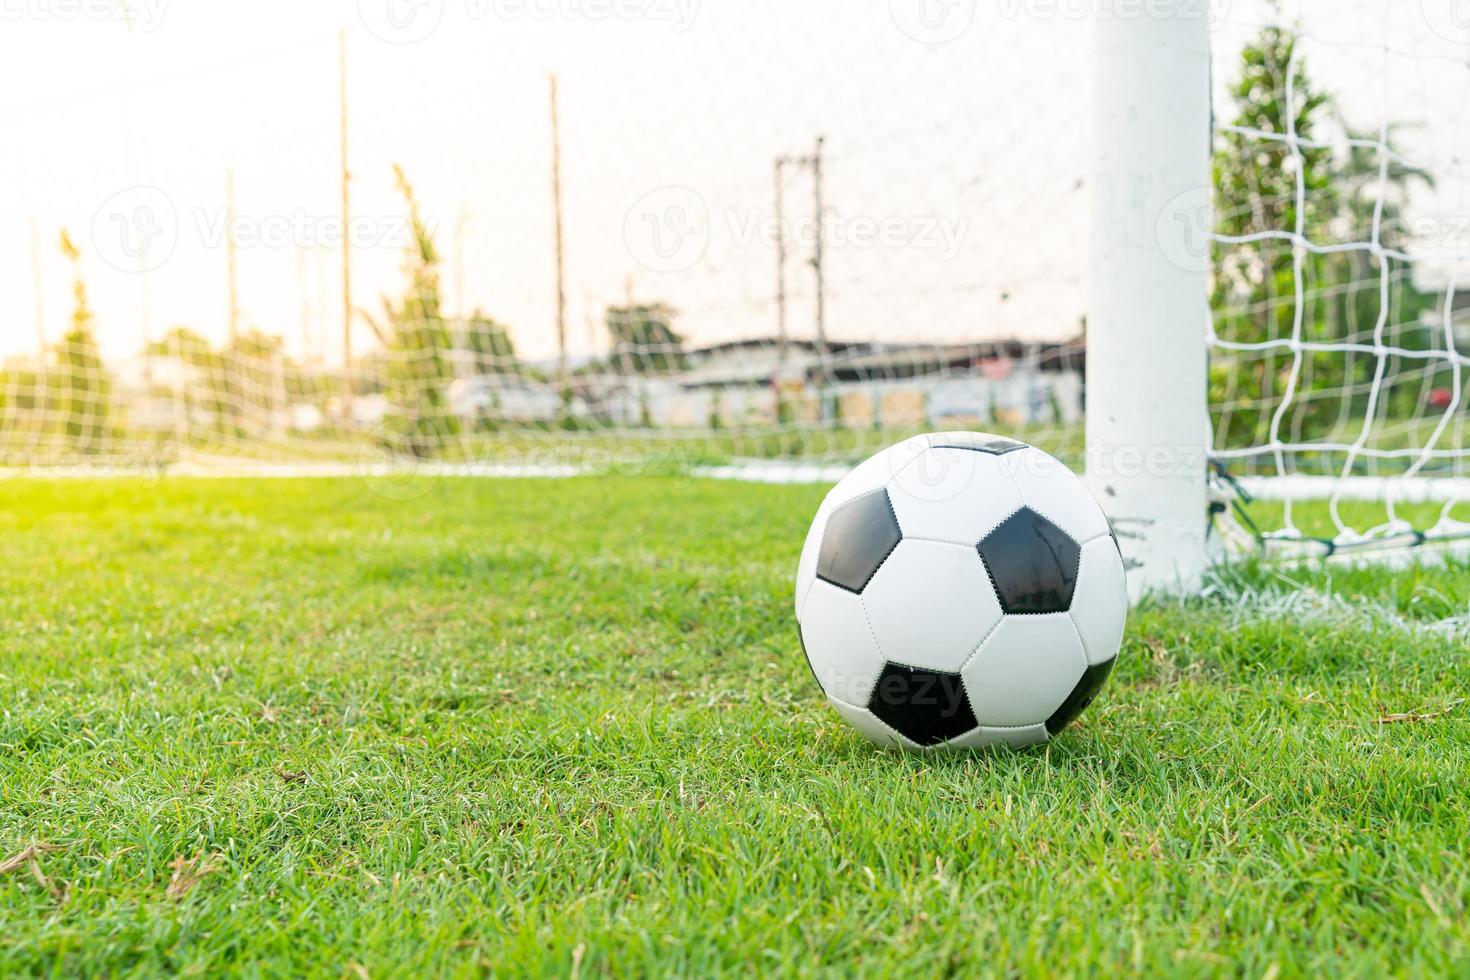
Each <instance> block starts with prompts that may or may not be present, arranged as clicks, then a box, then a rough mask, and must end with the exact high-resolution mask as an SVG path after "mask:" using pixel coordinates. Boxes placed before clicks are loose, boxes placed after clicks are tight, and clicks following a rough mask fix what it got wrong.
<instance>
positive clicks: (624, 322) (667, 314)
mask: <svg viewBox="0 0 1470 980" xmlns="http://www.w3.org/2000/svg"><path fill="white" fill-rule="evenodd" d="M676 315H677V312H676V311H675V310H674V308H673V307H672V306H669V305H668V304H667V303H641V304H634V305H629V306H609V307H608V308H607V332H608V334H609V335H610V336H611V337H612V342H613V345H612V354H611V360H612V362H613V364H615V365H617V366H618V369H619V370H620V371H622V372H623V373H624V374H641V373H644V372H658V371H681V370H683V369H685V368H687V367H688V366H689V357H688V355H687V354H685V352H684V338H683V337H681V336H679V334H678V333H676V332H675V331H674V327H673V322H674V317H675V316H676Z"/></svg>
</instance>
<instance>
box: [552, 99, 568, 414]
mask: <svg viewBox="0 0 1470 980" xmlns="http://www.w3.org/2000/svg"><path fill="white" fill-rule="evenodd" d="M551 203H552V209H553V210H554V211H555V212H556V382H557V387H558V389H560V391H561V393H562V397H565V396H566V394H565V393H566V389H567V289H566V267H565V258H564V242H563V238H562V220H561V128H560V123H559V120H558V118H557V106H556V76H555V75H552V76H551Z"/></svg>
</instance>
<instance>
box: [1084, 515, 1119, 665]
mask: <svg viewBox="0 0 1470 980" xmlns="http://www.w3.org/2000/svg"><path fill="white" fill-rule="evenodd" d="M1127 616H1128V584H1127V582H1126V581H1124V577H1123V556H1122V555H1120V554H1119V553H1118V543H1117V542H1116V541H1114V540H1113V538H1112V536H1111V535H1109V536H1108V537H1103V538H1094V539H1093V540H1091V541H1089V542H1087V543H1086V544H1085V545H1083V546H1082V560H1081V562H1080V563H1079V571H1078V573H1077V588H1076V593H1075V595H1074V596H1073V598H1072V622H1073V623H1074V624H1075V625H1076V627H1077V633H1078V635H1079V636H1081V638H1082V649H1083V650H1084V651H1085V652H1086V654H1087V662H1088V664H1090V665H1093V666H1095V665H1097V664H1103V663H1107V662H1109V661H1110V660H1112V659H1113V658H1114V657H1116V656H1117V655H1118V648H1119V647H1120V646H1122V644H1123V621H1124V620H1125V619H1126V618H1127Z"/></svg>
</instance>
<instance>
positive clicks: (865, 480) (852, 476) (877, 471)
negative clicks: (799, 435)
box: [827, 436, 929, 510]
mask: <svg viewBox="0 0 1470 980" xmlns="http://www.w3.org/2000/svg"><path fill="white" fill-rule="evenodd" d="M928 448H929V437H928V436H913V437H912V438H909V439H905V440H904V441H903V442H900V443H896V444H894V445H892V446H889V447H888V448H887V449H885V450H883V451H882V452H880V453H876V454H874V455H872V456H869V457H868V458H867V459H865V460H863V461H862V462H861V463H859V464H858V465H857V466H856V467H854V468H853V471H852V472H851V473H849V474H847V476H845V477H843V478H842V480H841V481H840V482H839V483H838V484H837V485H836V486H835V487H833V488H832V490H831V491H830V492H829V493H828V494H827V504H828V505H829V506H830V507H832V508H833V509H834V510H835V509H836V508H838V507H840V506H842V505H843V504H845V503H847V502H848V501H849V500H853V499H854V498H857V497H861V496H862V495H863V494H866V493H872V492H873V491H874V490H877V489H879V488H881V487H886V486H887V485H888V484H889V482H890V481H892V479H893V478H894V477H895V476H897V475H898V474H899V473H901V472H902V471H903V469H904V467H905V466H907V465H908V464H909V463H911V462H912V461H913V460H914V458H915V457H916V456H918V455H919V454H920V453H922V452H923V451H924V450H926V449H928Z"/></svg>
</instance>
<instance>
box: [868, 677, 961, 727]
mask: <svg viewBox="0 0 1470 980" xmlns="http://www.w3.org/2000/svg"><path fill="white" fill-rule="evenodd" d="M868 710H869V711H871V712H872V713H873V714H875V715H877V716H878V719H879V720H880V721H882V722H883V724H885V725H887V726H888V727H889V728H891V729H893V730H894V731H896V732H898V733H899V734H900V735H902V736H903V737H904V738H906V739H908V740H909V741H911V742H914V743H917V744H919V745H938V744H939V743H940V742H946V741H948V740H949V739H952V738H955V737H957V736H960V735H963V734H965V732H968V731H970V730H971V729H973V728H975V727H977V726H978V725H979V722H977V721H976V720H975V712H974V711H972V710H970V697H969V695H967V694H966V693H965V681H964V679H963V678H962V677H960V675H959V674H946V673H944V672H942V671H936V670H915V669H914V668H912V667H905V666H903V665H902V664H889V663H886V664H884V665H883V673H881V674H879V675H878V683H876V684H874V685H873V693H872V695H871V696H870V697H869V698H868Z"/></svg>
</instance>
